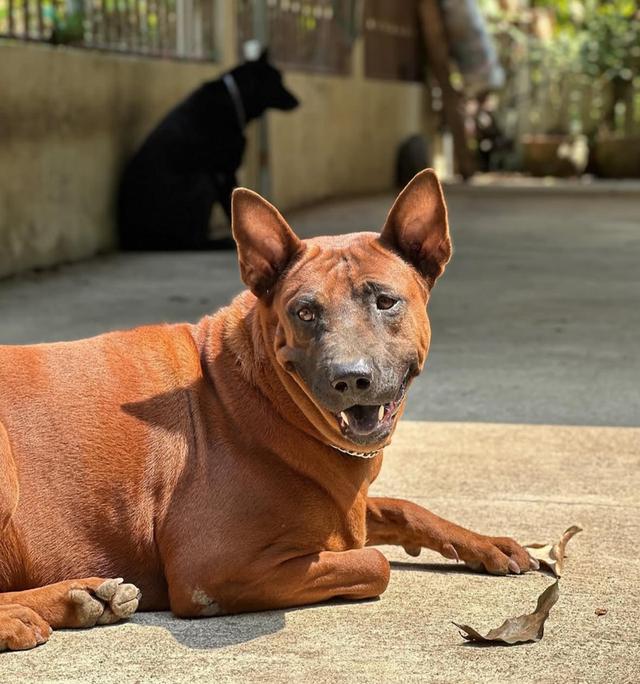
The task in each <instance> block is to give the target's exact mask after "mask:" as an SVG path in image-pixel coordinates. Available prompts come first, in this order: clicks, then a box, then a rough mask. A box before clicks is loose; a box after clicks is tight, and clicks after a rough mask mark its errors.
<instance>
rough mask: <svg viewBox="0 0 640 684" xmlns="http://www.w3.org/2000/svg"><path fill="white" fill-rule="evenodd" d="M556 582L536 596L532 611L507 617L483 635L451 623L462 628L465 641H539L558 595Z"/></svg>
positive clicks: (558, 589)
mask: <svg viewBox="0 0 640 684" xmlns="http://www.w3.org/2000/svg"><path fill="white" fill-rule="evenodd" d="M558 583H559V580H556V581H555V582H554V583H553V584H552V585H551V586H550V587H547V588H546V589H545V590H544V591H543V592H542V594H540V596H538V604H537V605H536V609H535V610H534V611H533V613H529V614H528V615H520V616H518V617H514V618H509V619H507V620H505V621H504V622H503V623H502V624H501V625H500V627H497V628H496V629H492V630H489V631H488V632H487V634H486V635H485V636H483V635H482V634H480V632H478V631H476V630H475V629H473V627H469V626H468V625H459V624H458V623H457V622H454V623H453V624H454V625H455V626H456V627H458V629H460V630H462V631H461V632H460V634H461V636H462V637H464V638H465V639H467V641H479V642H483V643H493V644H509V645H513V644H522V643H525V642H527V641H540V639H542V636H543V635H544V623H545V622H546V620H547V618H548V617H549V611H550V610H551V609H552V608H553V606H554V605H555V603H556V601H557V600H558V596H560V588H559V586H558Z"/></svg>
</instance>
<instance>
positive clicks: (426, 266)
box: [380, 169, 452, 287]
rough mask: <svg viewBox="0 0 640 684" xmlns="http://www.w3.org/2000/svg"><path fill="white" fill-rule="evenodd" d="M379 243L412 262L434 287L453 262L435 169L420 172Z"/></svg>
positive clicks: (399, 200) (395, 208)
mask: <svg viewBox="0 0 640 684" xmlns="http://www.w3.org/2000/svg"><path fill="white" fill-rule="evenodd" d="M380 240H381V241H382V242H383V244H385V245H388V246H389V247H391V248H392V249H394V250H396V251H397V252H399V253H400V254H401V255H402V256H403V257H404V258H405V259H407V260H408V261H409V262H411V263H412V264H413V265H414V266H415V267H416V268H417V269H418V270H419V271H420V273H421V274H422V275H423V276H424V278H425V279H426V280H427V283H428V284H429V287H431V286H433V283H435V281H436V279H437V278H438V277H439V276H440V275H442V273H443V271H444V268H445V266H446V265H447V262H448V261H449V259H450V258H451V252H452V246H451V238H450V237H449V223H448V221H447V205H446V204H445V201H444V195H443V194H442V187H441V186H440V182H439V181H438V177H437V176H436V174H435V171H434V170H433V169H425V170H424V171H420V173H418V174H417V175H416V176H414V177H413V179H412V180H411V181H409V183H408V184H407V186H406V187H405V188H404V190H403V191H402V192H401V193H400V194H399V195H398V198H397V199H396V201H395V203H394V205H393V207H392V208H391V211H390V212H389V216H388V217H387V222H386V223H385V225H384V228H383V229H382V235H381V236H380Z"/></svg>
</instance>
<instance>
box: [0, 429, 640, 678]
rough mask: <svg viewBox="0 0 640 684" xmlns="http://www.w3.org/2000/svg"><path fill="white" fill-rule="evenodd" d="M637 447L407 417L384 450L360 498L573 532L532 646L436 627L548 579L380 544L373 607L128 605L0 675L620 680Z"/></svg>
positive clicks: (505, 610) (624, 665)
mask: <svg viewBox="0 0 640 684" xmlns="http://www.w3.org/2000/svg"><path fill="white" fill-rule="evenodd" d="M639 442H640V429H629V428H588V427H545V426H516V425H496V424H474V423H420V422H407V423H405V424H404V425H402V429H401V430H400V431H399V434H398V435H397V437H396V439H395V443H394V445H393V447H392V448H391V449H390V450H389V451H388V453H387V454H386V456H385V460H386V462H385V466H384V468H383V471H382V476H381V478H380V481H379V482H377V483H376V484H375V486H374V491H375V492H377V493H384V494H386V495H396V496H403V497H407V498H410V499H413V500H415V501H416V502H418V503H421V504H423V505H426V506H429V507H430V508H431V509H432V510H434V511H436V512H437V513H440V514H442V515H444V516H447V517H450V518H452V519H455V520H456V521H458V522H460V523H463V524H465V525H468V526H471V527H474V528H475V529H478V530H480V531H483V532H488V533H493V532H500V533H509V534H513V535H514V536H515V537H516V538H517V539H519V540H521V541H523V542H525V543H526V542H531V541H547V540H552V539H554V538H555V537H556V536H557V535H558V534H559V533H561V532H562V531H564V529H565V528H566V527H568V526H569V525H570V524H572V523H580V524H581V525H582V526H583V527H584V531H583V532H582V533H581V534H579V535H577V536H576V537H575V538H574V539H573V540H572V541H571V542H570V544H569V546H568V549H567V550H568V556H569V558H568V560H567V564H566V568H565V575H564V577H563V578H562V580H561V582H560V599H559V601H558V603H557V604H556V606H555V607H554V608H553V610H552V612H551V615H550V617H549V620H548V622H547V625H546V630H545V636H544V638H543V640H542V641H541V642H539V643H537V644H526V645H521V646H513V647H493V648H486V647H485V648H483V647H474V646H470V645H466V644H464V643H463V640H462V638H461V637H460V636H459V634H458V632H457V630H456V628H455V627H454V626H453V625H452V624H451V621H452V620H455V621H456V622H466V623H468V624H471V625H474V626H476V627H477V628H478V629H488V628H491V627H496V626H498V625H499V624H500V623H501V622H502V621H503V619H505V618H507V617H512V616H514V615H520V614H522V613H524V612H530V611H531V610H532V609H533V608H534V607H535V601H536V598H537V596H538V594H539V593H541V592H542V590H543V589H544V588H545V587H547V586H548V585H549V584H550V583H551V581H552V580H551V579H550V578H549V577H546V576H543V575H541V574H540V573H533V574H527V575H524V576H520V577H515V576H512V577H491V576H487V575H480V574H475V573H470V572H467V571H466V570H465V569H464V568H463V567H461V566H456V565H455V564H454V563H452V562H450V561H446V560H444V559H442V558H440V557H439V556H438V555H436V554H433V553H431V552H423V553H422V555H421V557H420V558H419V559H414V558H410V557H409V556H407V555H406V554H405V553H404V552H403V551H401V550H397V549H392V548H388V549H384V550H385V552H386V553H387V555H388V556H389V558H391V559H392V560H393V561H394V563H393V571H392V577H391V582H390V585H389V588H388V590H387V592H386V593H385V594H384V595H383V596H382V598H381V599H380V600H378V601H371V602H363V603H357V604H345V603H335V604H329V605H322V606H317V607H312V608H304V609H300V610H286V611H272V612H267V613H258V614H253V615H244V616H233V617H228V618H215V619H209V620H198V621H193V620H192V621H185V620H177V619H175V618H173V617H171V616H170V615H168V614H158V613H153V614H148V615H139V616H136V617H135V619H133V620H132V621H131V622H130V623H129V624H126V625H120V626H113V627H107V628H100V629H94V630H90V631H84V632H71V631H69V632H65V633H55V634H54V635H53V637H52V639H51V641H50V643H49V644H47V645H46V646H44V647H42V648H39V649H36V650H35V651H31V652H28V653H20V654H4V655H0V680H1V681H3V682H49V681H59V682H78V683H80V682H82V683H89V682H114V683H115V682H118V683H120V682H183V681H189V682H226V681H243V682H244V681H249V682H300V681H311V682H389V681H410V682H425V681H427V682H532V681H537V682H549V683H550V684H551V683H552V682H559V681H562V682H609V683H610V682H615V683H616V684H617V683H620V682H629V683H631V682H634V683H635V682H637V680H638V672H639V671H640V640H639V639H638V632H637V626H638V624H639V623H640V559H639V556H638V546H637V544H638V538H640V506H639V502H638V491H639V490H640V455H639V450H638V444H639ZM596 608H606V609H607V611H608V612H607V614H606V615H604V616H601V617H599V616H597V615H596V614H595V610H596Z"/></svg>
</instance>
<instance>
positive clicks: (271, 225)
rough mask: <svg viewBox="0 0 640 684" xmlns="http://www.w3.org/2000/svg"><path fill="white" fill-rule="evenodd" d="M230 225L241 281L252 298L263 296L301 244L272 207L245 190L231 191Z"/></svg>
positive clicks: (250, 191)
mask: <svg viewBox="0 0 640 684" xmlns="http://www.w3.org/2000/svg"><path fill="white" fill-rule="evenodd" d="M231 224H232V231H233V237H234V239H235V241H236V244H237V245H238V261H239V262H240V274H241V276H242V281H243V282H244V284H245V285H246V286H247V287H248V288H249V289H250V290H251V292H253V294H254V295H256V297H264V296H267V295H268V294H269V292H270V291H271V289H272V288H273V286H274V285H275V283H276V281H277V280H278V278H279V277H280V274H281V273H282V272H283V271H284V270H285V268H286V267H287V265H288V264H289V262H290V261H291V260H292V259H293V257H294V256H295V255H296V254H297V253H298V252H299V251H300V249H301V247H302V242H301V240H300V239H299V238H298V236H297V235H296V234H295V233H294V232H293V231H292V230H291V228H289V225H288V224H287V222H286V221H285V220H284V218H282V215H281V214H280V212H279V211H278V210H277V209H276V208H275V207H274V206H273V205H272V204H270V203H269V202H267V200H265V199H263V198H262V197H260V195H258V193H256V192H253V191H252V190H247V188H236V189H235V190H234V191H233V196H232V198H231Z"/></svg>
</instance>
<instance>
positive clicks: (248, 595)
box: [169, 549, 390, 617]
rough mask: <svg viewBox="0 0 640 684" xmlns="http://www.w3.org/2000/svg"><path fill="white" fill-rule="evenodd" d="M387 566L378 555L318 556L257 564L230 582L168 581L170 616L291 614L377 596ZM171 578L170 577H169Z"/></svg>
mask: <svg viewBox="0 0 640 684" xmlns="http://www.w3.org/2000/svg"><path fill="white" fill-rule="evenodd" d="M389 573H390V568H389V562H388V561H387V559H386V558H385V557H384V556H383V555H382V554H381V553H380V552H379V551H378V550H377V549H352V550H349V551H338V552H335V551H321V552H319V553H314V554H310V555H307V556H299V557H297V558H290V559H287V560H283V561H281V562H279V563H277V562H276V563H275V564H274V563H273V562H271V561H269V562H266V563H263V562H260V561H257V562H256V563H255V564H253V565H252V566H250V567H248V568H246V570H245V571H243V572H242V574H241V575H238V576H236V577H234V579H233V581H229V582H225V583H222V584H218V585H215V586H208V584H207V581H206V580H204V579H203V580H202V581H189V580H187V581H185V576H182V577H181V576H180V574H178V575H177V577H176V581H172V579H171V577H170V578H169V594H170V599H171V610H172V611H173V612H174V613H175V614H176V615H178V616H180V617H205V616H213V615H225V614H230V613H246V612H252V611H256V610H271V609H276V608H291V607H294V606H304V605H309V604H312V603H320V602H321V601H327V600H329V599H332V598H343V599H354V600H357V599H367V598H375V597H377V596H380V594H382V593H383V592H384V590H385V589H386V588H387V584H388V583H389ZM170 574H171V573H170Z"/></svg>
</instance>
